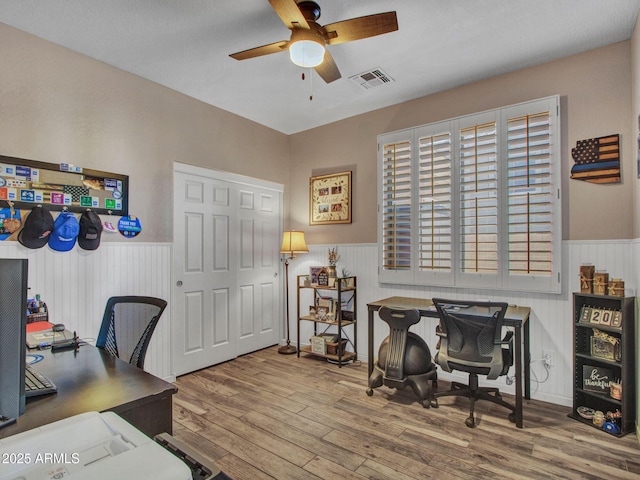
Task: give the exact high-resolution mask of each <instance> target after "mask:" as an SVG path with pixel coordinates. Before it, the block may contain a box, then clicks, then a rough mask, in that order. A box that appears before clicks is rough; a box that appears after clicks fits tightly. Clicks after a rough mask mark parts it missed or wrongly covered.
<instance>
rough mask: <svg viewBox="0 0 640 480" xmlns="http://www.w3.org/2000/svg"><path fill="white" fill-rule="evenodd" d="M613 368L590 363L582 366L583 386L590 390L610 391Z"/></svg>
mask: <svg viewBox="0 0 640 480" xmlns="http://www.w3.org/2000/svg"><path fill="white" fill-rule="evenodd" d="M611 381H612V379H611V370H610V369H608V368H602V367H593V366H590V365H583V366H582V388H584V389H585V390H588V391H590V392H599V393H609V383H611Z"/></svg>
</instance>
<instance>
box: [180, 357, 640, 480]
mask: <svg viewBox="0 0 640 480" xmlns="http://www.w3.org/2000/svg"><path fill="white" fill-rule="evenodd" d="M176 384H177V386H178V393H177V394H176V395H175V396H174V402H173V405H174V406H173V410H174V435H175V436H176V438H178V439H180V440H181V441H183V442H185V443H186V444H187V445H189V446H191V447H192V448H193V449H194V450H196V451H197V452H198V453H200V454H202V455H203V456H205V457H206V458H209V459H210V460H211V461H213V462H215V463H216V465H217V466H218V467H219V468H221V469H222V470H223V471H225V472H226V473H227V474H228V475H229V476H231V477H232V478H234V479H235V480H243V479H247V480H254V479H257V480H266V479H277V480H282V479H305V480H309V479H331V480H335V479H340V480H343V479H351V480H358V479H375V480H384V479H393V480H412V479H423V478H437V479H439V480H440V479H445V480H446V479H451V480H471V479H473V480H475V479H485V478H486V479H492V480H493V479H502V478H504V479H514V480H515V479H518V480H520V479H576V480H583V479H593V480H597V479H606V480H612V479H614V478H615V479H631V478H634V479H636V478H639V476H640V446H639V443H638V440H637V439H636V437H635V435H633V434H630V435H627V436H625V437H623V438H616V437H613V436H611V435H609V434H607V433H604V432H600V431H598V430H596V429H594V428H592V427H590V426H588V425H584V424H582V423H580V422H576V421H575V420H572V419H570V418H568V417H567V414H568V413H569V410H570V409H569V408H567V407H562V406H558V405H552V404H549V403H545V402H540V401H536V400H529V401H525V406H524V424H525V428H523V429H518V428H515V426H514V425H513V424H512V423H511V422H509V420H508V419H507V413H508V412H507V411H506V410H505V409H503V408H502V407H500V406H497V405H493V404H490V403H487V402H479V403H478V404H477V424H478V426H477V428H475V429H470V428H467V427H466V426H465V424H464V420H465V418H466V417H467V416H468V401H467V400H465V399H462V398H454V397H443V398H441V399H440V401H439V404H440V406H439V408H430V409H426V408H423V407H422V406H421V405H420V403H418V401H417V400H416V398H415V396H414V394H413V392H412V390H411V389H405V390H394V389H389V388H387V387H384V386H383V387H380V388H377V389H375V391H374V394H373V396H371V397H369V396H367V395H366V393H365V391H366V388H367V368H366V365H362V364H360V363H355V364H348V365H345V366H343V367H342V368H338V366H337V365H334V364H330V363H328V362H325V361H323V360H321V359H318V358H316V357H312V356H305V354H302V355H301V357H300V358H297V357H296V356H295V355H291V356H289V355H279V354H278V353H277V348H276V347H273V348H268V349H265V350H261V351H259V352H255V353H252V354H249V355H245V356H242V357H239V358H237V359H235V360H233V361H230V362H225V363H222V364H220V365H216V366H213V367H210V368H207V369H204V370H200V371H198V372H194V373H191V374H188V375H184V376H182V377H180V378H178V380H177V381H176ZM439 388H440V389H446V388H448V385H447V384H446V382H442V381H441V382H440V385H439ZM504 396H505V398H506V399H507V400H509V399H510V396H509V395H506V394H505V395H504Z"/></svg>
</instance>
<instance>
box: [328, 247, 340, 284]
mask: <svg viewBox="0 0 640 480" xmlns="http://www.w3.org/2000/svg"><path fill="white" fill-rule="evenodd" d="M338 260H340V255H338V247H333V248H330V249H329V267H328V268H327V271H328V272H329V286H330V287H333V286H334V285H335V283H336V278H337V276H338V274H337V272H336V264H337V263H338Z"/></svg>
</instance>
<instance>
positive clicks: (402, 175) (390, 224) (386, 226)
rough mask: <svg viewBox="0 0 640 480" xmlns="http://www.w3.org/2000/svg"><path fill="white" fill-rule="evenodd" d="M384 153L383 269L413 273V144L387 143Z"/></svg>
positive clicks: (406, 142) (384, 146)
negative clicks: (411, 269) (411, 270)
mask: <svg viewBox="0 0 640 480" xmlns="http://www.w3.org/2000/svg"><path fill="white" fill-rule="evenodd" d="M382 149H383V155H382V201H381V204H380V205H381V207H380V208H381V209H382V212H381V213H382V268H383V270H410V268H411V253H412V242H411V235H412V231H413V229H412V224H411V223H412V218H411V214H412V201H411V193H412V188H411V172H412V168H411V142H410V141H402V142H398V143H388V144H385V145H383V147H382Z"/></svg>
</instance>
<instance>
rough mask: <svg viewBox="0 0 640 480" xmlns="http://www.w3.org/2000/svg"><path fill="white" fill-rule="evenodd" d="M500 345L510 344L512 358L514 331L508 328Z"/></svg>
mask: <svg viewBox="0 0 640 480" xmlns="http://www.w3.org/2000/svg"><path fill="white" fill-rule="evenodd" d="M499 344H500V345H508V346H509V354H510V355H511V358H513V331H511V330H508V331H507V333H506V334H505V336H504V338H503V339H502V341H501V342H499Z"/></svg>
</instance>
